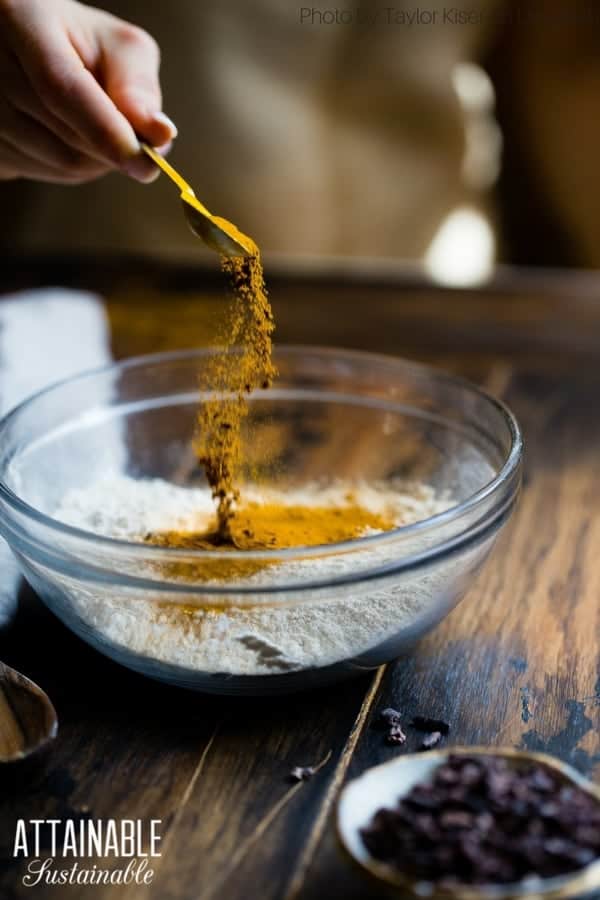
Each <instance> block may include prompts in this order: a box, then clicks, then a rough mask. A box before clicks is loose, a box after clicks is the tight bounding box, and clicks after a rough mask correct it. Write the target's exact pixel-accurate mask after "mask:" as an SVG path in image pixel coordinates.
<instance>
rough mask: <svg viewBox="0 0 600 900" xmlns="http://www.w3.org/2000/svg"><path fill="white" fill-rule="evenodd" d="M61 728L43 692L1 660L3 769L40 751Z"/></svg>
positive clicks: (0, 757) (0, 752) (0, 758)
mask: <svg viewBox="0 0 600 900" xmlns="http://www.w3.org/2000/svg"><path fill="white" fill-rule="evenodd" d="M57 731H58V719H57V718H56V712H55V710H54V707H53V706H52V703H51V702H50V699H49V697H48V695H47V694H45V693H44V691H43V690H42V689H41V688H40V687H38V686H37V684H34V682H33V681H30V680H29V678H25V676H24V675H21V673H20V672H16V671H15V670H14V669H11V668H10V666H7V665H5V664H4V663H2V662H0V770H1V767H2V764H4V763H11V762H18V761H19V760H22V759H25V758H26V757H28V756H31V755H32V754H33V753H36V752H37V751H38V750H41V749H42V748H43V747H45V746H46V744H48V743H50V741H52V740H53V739H54V738H55V737H56V733H57Z"/></svg>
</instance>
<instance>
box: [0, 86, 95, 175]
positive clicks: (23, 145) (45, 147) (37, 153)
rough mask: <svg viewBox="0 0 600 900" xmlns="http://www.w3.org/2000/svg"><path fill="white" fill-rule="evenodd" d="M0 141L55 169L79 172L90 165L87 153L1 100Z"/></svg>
mask: <svg viewBox="0 0 600 900" xmlns="http://www.w3.org/2000/svg"><path fill="white" fill-rule="evenodd" d="M0 139H2V140H3V141H5V143H9V144H11V145H12V146H13V147H14V148H15V149H17V150H19V149H20V150H21V152H23V153H24V154H25V155H26V156H28V157H30V158H31V159H35V160H37V161H38V162H40V163H42V164H44V165H47V166H50V167H53V168H55V169H59V170H60V169H66V170H75V169H77V170H79V169H81V168H82V167H83V166H84V165H85V164H86V163H88V164H89V163H90V162H91V160H90V158H89V157H87V156H86V154H84V153H81V152H80V151H78V150H76V149H75V148H74V147H73V146H69V145H68V144H67V143H65V142H64V141H62V140H61V139H60V138H59V137H57V136H56V135H55V134H53V133H52V132H51V131H49V130H48V129H47V128H45V127H44V126H43V125H40V124H39V123H38V122H36V121H35V119H32V118H31V117H30V116H28V115H26V114H25V113H23V112H21V111H20V110H17V109H15V108H14V107H11V106H10V105H9V104H8V103H2V102H1V101H0Z"/></svg>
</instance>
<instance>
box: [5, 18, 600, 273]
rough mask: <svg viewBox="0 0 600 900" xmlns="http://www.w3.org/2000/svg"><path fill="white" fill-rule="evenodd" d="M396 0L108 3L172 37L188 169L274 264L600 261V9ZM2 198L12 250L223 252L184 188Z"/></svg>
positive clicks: (446, 265) (21, 187)
mask: <svg viewBox="0 0 600 900" xmlns="http://www.w3.org/2000/svg"><path fill="white" fill-rule="evenodd" d="M387 2H389V0H364V2H360V0H348V2H346V0H332V5H324V4H322V3H321V5H317V6H302V5H300V4H299V3H298V2H297V0H202V2H198V0H172V2H171V3H170V4H168V5H164V4H158V3H147V2H142V0H102V2H99V3H97V4H96V5H98V6H102V7H103V8H106V9H108V10H110V11H112V12H114V13H115V14H116V15H119V16H121V17H123V18H126V19H129V20H131V21H133V22H135V23H137V24H139V25H141V26H143V27H144V28H146V29H147V30H148V31H150V32H151V33H152V34H153V35H154V36H155V37H156V38H157V40H158V41H159V43H160V45H161V47H162V58H163V63H162V78H163V90H164V98H165V99H164V108H165V111H166V112H167V113H168V114H169V116H171V118H173V119H174V121H175V122H176V124H177V125H178V127H179V138H178V139H177V141H176V142H175V146H174V148H173V151H172V153H171V161H172V162H173V164H174V165H176V166H177V167H178V168H180V169H181V171H182V173H183V174H184V175H185V176H186V178H187V179H188V180H189V181H190V182H191V184H192V185H193V186H194V188H195V189H196V193H197V195H198V196H199V197H200V198H201V199H202V200H203V202H205V203H206V205H207V206H208V208H209V209H210V210H211V211H212V212H216V213H218V214H220V215H224V216H226V217H227V218H229V219H231V220H232V221H234V222H235V223H236V224H237V225H238V226H239V227H240V228H241V229H242V230H243V231H245V232H247V233H248V234H250V235H252V236H253V237H254V238H255V240H256V241H257V242H258V243H259V244H260V246H261V247H262V249H263V252H264V254H265V256H266V257H267V258H268V262H269V263H270V264H271V265H273V266H277V265H280V266H281V267H283V268H285V267H286V266H291V267H292V268H300V267H306V268H310V267H311V266H312V267H316V268H317V269H318V267H319V266H320V265H330V264H334V265H337V266H341V267H342V268H344V267H346V268H349V269H352V268H361V267H362V268H367V269H369V268H370V269H371V270H375V271H376V270H378V269H380V270H382V271H384V270H386V268H387V269H390V268H391V269H394V268H396V267H398V266H405V265H406V264H409V265H410V266H416V267H424V268H425V270H426V272H427V273H428V274H429V275H430V276H431V277H433V278H434V279H435V280H436V281H438V282H439V283H441V284H447V285H454V286H468V285H471V284H473V285H474V284H478V283H481V282H483V281H485V280H486V279H487V278H488V277H489V276H490V274H491V273H492V272H493V271H494V267H495V266H496V264H498V263H500V264H505V263H511V264H519V265H525V266H551V267H558V266H572V267H579V268H596V267H597V266H598V265H599V264H600V248H599V241H598V240H597V237H598V232H599V231H600V211H599V210H600V203H599V201H600V196H599V195H600V178H599V176H598V174H597V172H596V160H597V158H598V150H599V149H600V117H599V116H598V100H599V98H600V55H599V53H598V47H599V41H598V38H599V36H600V7H598V6H597V4H596V3H595V2H592V0H543V2H542V0H520V2H519V0H463V2H462V4H461V5H459V6H453V5H452V4H451V3H444V2H442V0H422V3H421V4H420V5H419V4H418V3H416V2H405V0H395V5H393V6H387V5H384V3H387ZM333 3H335V5H333ZM0 200H1V201H2V202H3V204H4V208H5V209H7V210H10V214H11V217H13V218H14V225H13V226H12V227H11V229H10V230H9V229H5V230H4V234H3V235H2V237H1V238H0V246H1V247H2V249H3V252H4V253H10V254H11V255H15V254H22V253H23V254H42V255H44V254H50V255H51V254H62V255H64V254H65V253H66V254H78V255H79V254H86V255H93V256H94V257H97V256H99V255H104V254H119V255H120V254H135V255H137V256H139V255H142V256H151V257H152V258H153V259H156V258H161V257H165V258H168V259H169V260H173V261H179V260H181V261H185V262H190V261H195V260H199V259H202V258H203V257H202V253H203V251H202V249H201V248H200V246H199V242H198V241H197V240H196V239H195V238H194V237H193V236H192V235H191V234H189V233H188V232H187V230H186V228H185V226H184V224H183V219H182V216H181V213H180V210H179V206H178V202H177V197H176V195H175V194H174V192H173V188H172V186H171V185H170V184H169V183H168V182H167V180H166V179H164V178H161V179H160V180H159V181H158V182H156V183H155V184H152V185H149V186H142V185H139V184H137V183H134V182H132V181H129V180H128V179H126V178H125V177H123V176H122V175H118V174H115V175H111V176H109V177H107V178H105V179H103V180H102V181H99V182H96V183H92V184H89V185H85V186H79V187H60V186H51V185H42V184H34V183H28V182H25V181H20V182H14V183H4V184H1V185H0ZM212 262H213V264H214V261H212Z"/></svg>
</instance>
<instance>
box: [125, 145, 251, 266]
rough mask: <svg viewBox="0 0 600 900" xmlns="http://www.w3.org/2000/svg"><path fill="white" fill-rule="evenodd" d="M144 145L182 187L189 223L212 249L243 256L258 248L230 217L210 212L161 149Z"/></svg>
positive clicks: (148, 153)
mask: <svg viewBox="0 0 600 900" xmlns="http://www.w3.org/2000/svg"><path fill="white" fill-rule="evenodd" d="M140 147H141V148H142V150H143V151H144V153H145V154H146V155H147V156H149V157H150V159H151V160H152V161H153V162H155V163H156V165H157V166H158V167H159V168H160V169H162V171H163V172H164V173H165V175H168V176H169V178H170V179H171V181H173V182H174V183H175V184H176V185H177V187H178V188H179V190H180V191H181V201H182V203H183V211H184V213H185V217H186V219H187V221H188V225H189V226H190V228H191V229H192V231H193V232H194V234H195V235H196V236H197V237H199V238H200V239H201V240H202V241H204V243H205V244H206V245H207V246H208V247H210V249H211V250H216V251H217V253H220V254H221V255H222V256H231V257H240V256H253V255H254V252H253V249H254V248H253V244H252V241H251V240H250V238H247V237H246V235H245V234H242V233H241V232H240V231H238V230H237V228H236V227H235V226H234V225H232V224H231V222H228V221H227V219H222V218H221V217H220V216H213V214H212V213H209V211H208V210H207V208H206V207H205V206H203V204H202V203H200V201H199V200H198V199H197V197H196V195H195V194H194V191H193V190H192V188H191V187H190V185H189V184H188V183H187V181H185V179H184V178H182V177H181V175H180V174H179V172H177V171H176V170H175V169H174V168H173V166H172V165H171V164H170V163H168V162H167V161H166V159H164V158H163V157H162V156H161V155H160V153H157V152H156V150H154V149H153V148H152V147H149V146H148V145H147V144H143V143H141V144H140Z"/></svg>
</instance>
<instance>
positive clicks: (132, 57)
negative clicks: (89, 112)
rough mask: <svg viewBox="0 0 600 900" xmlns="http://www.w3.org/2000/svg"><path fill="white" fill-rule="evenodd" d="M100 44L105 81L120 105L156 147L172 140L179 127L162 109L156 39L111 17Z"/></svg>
mask: <svg viewBox="0 0 600 900" xmlns="http://www.w3.org/2000/svg"><path fill="white" fill-rule="evenodd" d="M100 47H101V59H100V71H101V78H102V84H103V86H104V88H105V90H106V92H107V94H108V95H109V97H110V98H111V99H112V100H113V102H114V104H115V105H116V107H117V108H118V109H119V110H120V111H121V112H122V113H123V115H124V116H125V117H126V118H127V120H128V121H129V122H131V124H132V126H133V128H134V130H135V131H136V133H137V134H138V135H139V136H140V137H143V138H144V139H145V140H146V141H147V142H148V143H149V144H151V145H152V146H153V147H160V146H162V145H163V144H166V143H167V142H168V141H171V140H172V139H173V138H174V137H175V136H176V135H177V129H176V128H175V125H174V124H173V123H172V122H171V121H170V119H169V118H168V117H167V116H166V115H165V114H164V113H163V112H161V106H162V96H161V90H160V82H159V78H158V71H159V66H160V51H159V49H158V45H157V43H156V41H155V40H154V39H153V38H152V37H151V36H150V35H149V34H148V33H147V32H146V31H143V30H142V29H140V28H136V27H135V26H133V25H129V24H127V23H125V22H120V21H118V20H111V22H110V23H109V24H108V25H107V27H105V28H104V29H102V30H101V32H100Z"/></svg>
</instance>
